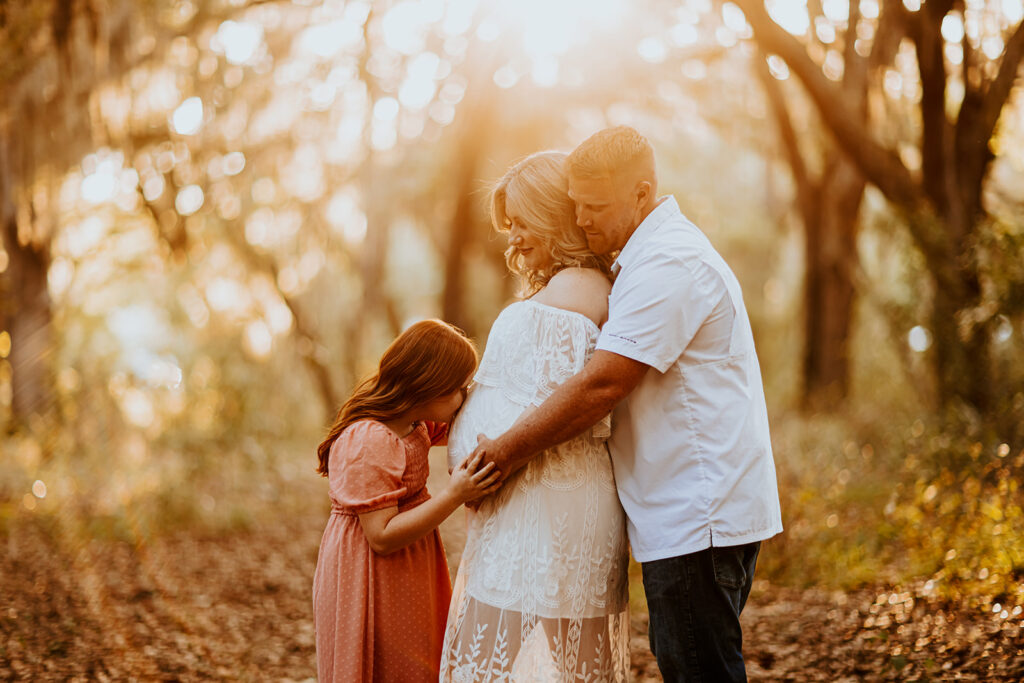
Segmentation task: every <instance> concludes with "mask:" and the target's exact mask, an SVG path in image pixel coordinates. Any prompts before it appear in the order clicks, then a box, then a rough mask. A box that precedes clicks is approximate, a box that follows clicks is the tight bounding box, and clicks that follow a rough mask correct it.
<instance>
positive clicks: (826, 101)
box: [736, 0, 923, 211]
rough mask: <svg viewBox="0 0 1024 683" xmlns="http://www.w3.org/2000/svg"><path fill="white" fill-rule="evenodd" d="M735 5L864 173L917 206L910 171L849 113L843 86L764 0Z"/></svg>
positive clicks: (901, 201) (896, 198)
mask: <svg viewBox="0 0 1024 683" xmlns="http://www.w3.org/2000/svg"><path fill="white" fill-rule="evenodd" d="M736 4H737V5H738V6H739V7H740V8H741V9H742V10H743V12H744V14H745V15H746V17H747V21H749V22H750V25H751V26H752V27H753V29H754V37H755V39H756V40H757V42H758V43H759V44H760V45H761V48H762V49H763V50H764V51H765V52H773V53H775V54H777V55H779V56H780V57H782V58H783V59H784V60H785V61H786V63H787V64H788V65H789V68H790V69H791V70H792V71H793V73H795V74H796V75H797V77H798V78H799V79H800V81H801V82H802V83H803V84H804V87H805V88H806V89H807V92H808V93H809V94H810V96H811V99H812V100H813V101H814V103H815V105H816V107H817V109H818V112H819V114H820V115H821V117H822V119H823V120H824V121H825V123H826V125H827V126H828V128H829V129H830V130H831V131H832V133H833V135H835V138H836V140H837V142H838V144H839V146H840V147H842V149H843V150H844V151H845V152H846V153H847V154H848V155H849V156H850V159H851V160H852V161H853V162H854V163H855V164H856V165H857V167H858V168H859V169H860V171H861V173H863V174H864V177H865V178H866V179H867V180H868V181H869V182H871V183H872V184H874V185H875V186H876V187H878V189H879V190H881V191H882V193H883V194H884V195H885V196H886V197H888V198H889V200H890V201H892V202H893V203H895V204H898V205H900V206H903V207H906V208H908V209H910V210H912V211H917V210H919V209H920V207H921V204H922V200H923V197H922V196H921V193H920V191H919V189H918V186H917V185H916V183H915V182H914V179H913V177H912V176H911V173H910V171H909V170H908V169H907V167H906V166H904V164H903V162H902V161H901V160H900V158H899V157H898V156H897V155H896V154H895V153H894V152H892V151H891V150H888V149H886V148H884V147H882V146H881V145H879V144H878V142H877V141H876V140H875V139H874V138H873V137H872V135H871V133H870V132H869V130H868V128H867V126H866V125H865V124H864V123H862V122H861V120H860V119H859V118H858V117H856V116H851V115H850V110H849V108H848V107H847V106H846V104H847V103H846V99H847V98H846V97H845V96H844V93H843V91H842V89H841V88H840V87H839V86H838V85H837V84H835V83H833V82H832V81H830V80H829V79H828V78H826V77H825V75H824V74H823V73H822V72H821V68H820V67H819V66H818V65H817V64H815V63H814V61H813V60H812V59H811V58H810V56H808V54H807V51H806V50H805V49H804V47H803V45H802V44H801V43H800V42H799V41H798V40H797V39H796V38H794V37H793V36H791V35H790V34H789V33H787V32H786V31H785V30H783V29H782V27H780V26H779V25H778V24H776V23H775V22H774V21H773V20H772V18H771V17H770V16H769V15H768V12H767V10H766V9H765V8H764V5H763V4H762V3H761V2H760V0H736Z"/></svg>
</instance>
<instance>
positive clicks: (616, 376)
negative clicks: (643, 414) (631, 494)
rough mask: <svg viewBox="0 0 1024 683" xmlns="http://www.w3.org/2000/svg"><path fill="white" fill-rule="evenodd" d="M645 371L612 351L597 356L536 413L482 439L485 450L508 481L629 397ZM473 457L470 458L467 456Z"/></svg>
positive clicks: (481, 447)
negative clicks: (536, 458) (493, 435)
mask: <svg viewBox="0 0 1024 683" xmlns="http://www.w3.org/2000/svg"><path fill="white" fill-rule="evenodd" d="M647 369H648V366H647V365H645V364H643V363H641V362H639V361H635V360H633V359H632V358H626V357H625V356H620V355H619V354H617V353H612V352H611V351H600V350H599V351H595V352H594V355H593V357H592V358H591V359H590V361H589V362H588V363H587V364H586V365H585V366H584V368H583V370H582V371H581V372H580V373H579V374H578V375H575V376H574V377H572V378H570V379H569V380H568V381H566V382H565V383H564V384H562V386H560V387H558V389H556V390H555V393H553V394H551V396H549V397H548V399H547V400H546V401H544V403H542V404H541V405H540V406H539V407H538V408H537V409H536V410H533V411H530V412H529V414H527V415H525V416H524V417H523V418H522V419H520V420H518V421H516V423H515V424H514V425H512V427H511V428H509V430H508V431H507V432H505V433H504V434H502V435H501V436H499V437H498V438H496V439H493V440H491V439H487V438H481V439H480V443H479V445H477V447H476V450H475V451H473V455H476V454H477V453H479V452H480V451H483V454H484V462H493V463H495V465H496V467H497V468H498V469H500V470H501V473H502V476H503V477H507V476H508V475H509V474H511V473H512V472H513V471H515V470H517V469H519V468H520V467H522V466H523V465H525V464H526V463H528V462H529V461H530V460H531V459H532V458H533V457H534V456H535V455H537V454H538V453H540V452H541V451H543V450H545V449H547V448H551V447H552V446H554V445H556V444H560V443H562V442H563V441H568V440H569V439H571V438H573V437H574V436H577V435H579V434H582V433H583V432H584V431H585V430H587V429H589V428H590V427H592V426H593V425H594V424H596V423H597V421H598V420H600V419H601V418H603V417H604V416H605V415H607V414H608V413H609V412H611V410H612V408H614V407H615V406H616V405H618V403H619V401H621V400H622V399H624V398H625V397H626V396H628V395H629V393H630V392H631V391H633V389H635V388H636V385H637V384H639V383H640V380H641V379H643V376H644V373H645V372H647ZM471 457H472V456H471Z"/></svg>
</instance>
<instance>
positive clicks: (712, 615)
mask: <svg viewBox="0 0 1024 683" xmlns="http://www.w3.org/2000/svg"><path fill="white" fill-rule="evenodd" d="M760 549H761V544H760V543H748V544H746V545H737V546H726V547H719V548H708V549H707V550H702V551H700V552H696V553H692V554H690V555H681V556H679V557H669V558H667V559H664V560H654V561H652V562H644V563H643V564H642V568H643V575H644V593H646V595H647V609H648V612H649V614H650V630H649V636H650V640H651V652H653V653H654V656H655V658H656V659H657V660H658V668H659V669H661V675H662V677H663V678H664V679H665V680H666V681H670V682H674V681H686V682H687V683H696V682H703V683H719V682H725V681H746V680H747V671H746V667H745V666H744V665H743V634H742V632H741V630H740V612H742V611H743V606H744V605H745V604H746V602H747V596H748V595H750V586H751V585H752V584H753V581H754V566H755V565H756V564H757V553H758V551H759V550H760Z"/></svg>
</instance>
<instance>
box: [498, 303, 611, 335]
mask: <svg viewBox="0 0 1024 683" xmlns="http://www.w3.org/2000/svg"><path fill="white" fill-rule="evenodd" d="M515 304H533V305H534V306H540V307H541V308H546V309H547V310H549V311H556V312H558V313H564V314H566V315H568V316H572V317H579V318H582V319H583V320H584V322H585V323H587V324H589V325H590V326H591V327H593V328H594V329H595V330H597V331H598V332H600V331H601V328H600V327H599V326H598V324H597V323H595V322H594V321H593V320H591V319H590V317H589V316H587V315H584V314H583V313H580V312H579V311H570V310H569V309H568V308H560V307H559V306H552V305H551V304H544V303H541V302H540V301H534V300H533V299H521V300H519V301H516V302H514V303H513V304H512V305H513V306H514V305H515Z"/></svg>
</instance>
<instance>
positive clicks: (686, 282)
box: [597, 254, 728, 372]
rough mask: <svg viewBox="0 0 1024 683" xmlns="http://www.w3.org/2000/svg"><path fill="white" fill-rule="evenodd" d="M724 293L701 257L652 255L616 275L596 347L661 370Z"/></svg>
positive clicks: (716, 274) (721, 284)
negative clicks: (692, 258)
mask: <svg viewBox="0 0 1024 683" xmlns="http://www.w3.org/2000/svg"><path fill="white" fill-rule="evenodd" d="M725 296H728V291H727V289H726V287H725V282H724V281H723V280H722V277H721V275H719V274H718V273H717V272H716V271H715V270H714V268H712V267H711V266H709V265H707V264H706V263H704V262H703V261H700V260H696V259H694V260H692V261H690V260H684V259H680V258H678V257H674V256H670V255H665V254H656V255H653V256H652V257H651V258H649V259H645V260H644V261H642V262H640V263H637V264H635V265H634V266H633V267H631V268H630V269H629V270H628V271H625V270H624V271H623V272H621V273H620V274H619V277H618V278H617V279H616V281H615V285H614V286H613V287H612V293H611V296H610V298H609V301H608V322H606V323H605V325H604V327H603V328H602V330H601V336H600V337H598V340H597V348H598V349H601V350H603V351H611V352H613V353H617V354H619V355H621V356H625V357H627V358H632V359H633V360H636V361H639V362H641V363H644V364H646V365H650V366H651V367H653V368H654V369H656V370H657V371H658V372H665V371H666V370H668V369H669V367H671V366H672V364H673V363H674V362H675V361H676V360H677V359H678V358H679V356H681V355H682V353H683V351H685V350H686V347H687V346H688V345H689V343H690V341H691V340H692V339H693V338H694V336H695V335H696V334H697V332H698V330H700V327H701V325H702V324H703V323H704V321H705V320H706V319H707V318H708V316H709V315H710V314H711V312H712V311H713V310H714V308H715V306H716V305H717V304H718V303H719V302H720V301H721V300H722V298H723V297H725Z"/></svg>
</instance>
